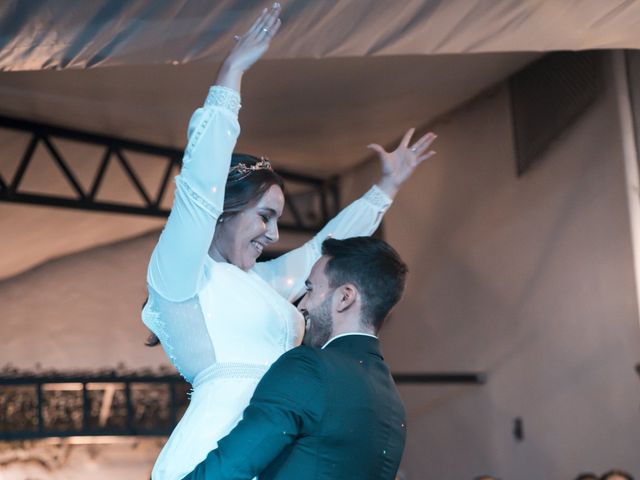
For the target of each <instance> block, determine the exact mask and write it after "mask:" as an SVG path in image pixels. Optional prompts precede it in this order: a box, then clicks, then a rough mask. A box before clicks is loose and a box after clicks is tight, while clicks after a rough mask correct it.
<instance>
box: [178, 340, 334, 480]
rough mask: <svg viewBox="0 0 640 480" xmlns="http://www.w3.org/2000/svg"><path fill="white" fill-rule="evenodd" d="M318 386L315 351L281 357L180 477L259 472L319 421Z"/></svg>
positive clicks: (229, 479)
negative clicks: (213, 444) (238, 416)
mask: <svg viewBox="0 0 640 480" xmlns="http://www.w3.org/2000/svg"><path fill="white" fill-rule="evenodd" d="M324 383H325V382H324V374H323V369H322V365H321V364H320V361H319V358H318V352H316V351H315V350H313V349H311V348H309V347H298V348H295V349H293V350H290V351H289V352H287V353H285V354H284V355H283V356H282V357H280V358H279V359H278V360H277V361H276V362H275V363H274V364H273V366H272V367H271V368H270V369H269V371H267V373H266V374H265V376H264V377H263V378H262V380H261V381H260V383H259V384H258V386H257V388H256V391H255V393H254V394H253V398H252V399H251V402H250V404H249V406H248V407H247V408H246V409H245V411H244V414H243V418H242V420H241V421H240V423H238V425H237V426H236V427H235V428H234V429H233V430H232V431H231V432H230V433H229V435H227V436H226V437H224V438H223V439H222V440H220V442H219V443H218V448H217V449H216V450H214V451H212V452H211V453H209V455H208V456H207V458H206V459H205V460H204V461H203V462H202V463H200V464H199V465H198V466H197V467H196V468H195V470H194V471H193V472H191V473H190V474H189V475H187V476H186V477H184V478H185V479H188V480H205V479H206V480H214V479H224V480H248V479H251V478H253V477H255V476H256V475H258V474H260V473H261V472H262V471H263V470H264V469H265V468H266V467H267V466H268V465H269V464H270V463H271V462H272V461H273V460H274V459H275V458H276V457H277V456H278V455H279V454H280V453H281V452H282V451H283V450H284V449H285V448H286V447H287V445H290V444H291V443H293V442H294V441H295V439H296V438H297V437H298V436H300V435H304V434H305V433H306V432H308V431H309V429H310V428H313V426H314V425H316V424H317V423H318V422H320V420H321V417H322V412H323V411H324V404H325V388H324Z"/></svg>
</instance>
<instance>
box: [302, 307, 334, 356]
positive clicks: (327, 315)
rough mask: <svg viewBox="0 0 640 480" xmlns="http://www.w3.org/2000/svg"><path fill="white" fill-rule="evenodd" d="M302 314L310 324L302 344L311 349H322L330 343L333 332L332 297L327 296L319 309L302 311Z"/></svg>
mask: <svg viewBox="0 0 640 480" xmlns="http://www.w3.org/2000/svg"><path fill="white" fill-rule="evenodd" d="M302 314H303V315H304V318H305V321H307V322H308V324H309V326H308V328H307V330H306V332H305V334H304V339H303V340H302V343H303V344H305V345H308V346H310V347H322V346H323V345H324V344H325V343H327V342H328V341H329V339H330V338H331V333H332V332H333V320H332V319H331V295H329V296H327V298H326V299H325V301H324V302H322V303H321V304H320V305H319V306H318V307H316V308H313V309H309V310H302Z"/></svg>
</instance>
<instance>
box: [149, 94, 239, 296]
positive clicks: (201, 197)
mask: <svg viewBox="0 0 640 480" xmlns="http://www.w3.org/2000/svg"><path fill="white" fill-rule="evenodd" d="M239 108H240V96H239V95H238V93H237V92H235V91H234V90H231V89H229V88H226V87H219V86H214V87H212V88H211V90H210V92H209V96H208V97H207V100H206V101H205V104H204V107H202V108H199V109H198V110H196V112H195V113H194V114H193V116H192V118H191V121H190V124H189V132H188V137H189V141H188V145H187V148H186V150H185V154H184V159H183V166H182V170H181V172H180V175H179V176H178V177H176V193H175V197H174V202H173V207H172V208H171V214H170V215H169V219H168V220H167V223H166V225H165V227H164V230H163V231H162V234H161V235H160V239H159V240H158V244H157V245H156V248H155V249H154V251H153V253H152V255H151V261H150V262H149V269H148V273H147V282H148V284H149V286H150V287H151V288H153V290H155V291H156V292H157V293H158V294H159V295H161V296H163V297H164V298H165V299H167V300H171V301H183V300H186V299H188V298H192V297H193V296H194V295H195V294H196V293H197V292H198V291H200V289H201V288H202V282H203V268H204V262H205V260H206V257H207V254H208V250H209V245H210V244H211V239H212V238H213V233H214V231H215V226H216V221H217V219H218V217H219V215H220V213H221V212H222V207H223V204H224V187H225V183H226V180H227V174H228V171H229V163H230V161H231V153H232V152H233V148H234V147H235V143H236V139H237V138H238V134H239V133H240V126H239V125H238V119H237V113H238V109H239Z"/></svg>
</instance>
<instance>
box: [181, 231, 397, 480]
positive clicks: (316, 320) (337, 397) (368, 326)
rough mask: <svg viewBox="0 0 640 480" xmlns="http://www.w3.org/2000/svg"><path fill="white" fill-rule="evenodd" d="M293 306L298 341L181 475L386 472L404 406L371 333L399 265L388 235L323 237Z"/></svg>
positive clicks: (365, 475) (363, 475)
mask: <svg viewBox="0 0 640 480" xmlns="http://www.w3.org/2000/svg"><path fill="white" fill-rule="evenodd" d="M322 254H323V255H322V257H321V258H320V259H319V260H318V261H317V262H316V264H315V265H314V267H313V269H312V270H311V274H310V276H309V278H308V280H307V282H306V285H307V293H306V294H305V296H304V297H303V298H302V300H301V301H300V304H299V306H298V308H299V309H300V310H301V311H302V313H303V314H304V316H305V319H306V320H307V331H306V333H305V337H304V342H303V343H304V345H302V346H300V347H298V348H294V349H293V350H290V351H289V352H287V353H285V354H284V355H282V356H281V357H280V359H278V361H276V362H275V363H274V364H273V365H272V366H271V368H270V369H269V371H267V373H266V374H265V376H264V377H263V378H262V380H261V381H260V383H259V384H258V386H257V388H256V391H255V393H254V395H253V398H252V399H251V403H250V404H249V406H248V407H247V408H246V410H245V411H244V415H243V419H242V420H241V421H240V423H239V424H238V425H237V426H236V427H235V428H234V429H233V430H232V431H231V433H229V435H227V436H226V437H225V438H223V439H222V440H220V442H219V444H218V448H217V449H216V450H214V451H212V452H211V453H209V455H208V456H207V458H206V459H205V460H204V461H203V462H202V463H200V464H199V465H198V466H197V467H196V468H195V470H194V471H193V472H191V473H190V474H189V475H187V476H186V477H185V479H189V480H205V479H206V480H213V479H229V480H230V479H234V480H241V479H246V480H249V479H251V478H253V477H254V476H256V475H259V476H260V480H269V479H277V480H285V479H286V480H289V479H291V480H293V479H296V480H307V479H309V480H311V479H313V480H324V479H326V480H329V479H331V480H336V479H349V480H360V479H362V480H365V479H366V480H371V479H380V480H386V479H389V480H390V479H393V478H394V476H395V474H396V471H397V469H398V464H399V463H400V458H401V456H402V450H403V448H404V442H405V412H404V408H403V405H402V402H401V400H400V397H399V395H398V391H397V390H396V388H395V385H394V383H393V380H392V378H391V375H390V373H389V368H388V367H387V365H386V364H385V363H384V361H383V359H382V355H381V353H380V346H379V341H378V339H377V337H376V334H377V332H378V330H379V329H380V327H381V326H382V323H383V322H384V320H385V318H386V317H387V315H388V313H389V311H390V310H391V308H392V307H393V306H394V305H395V304H396V303H397V302H398V300H399V299H400V296H401V295H402V290H403V288H404V279H405V275H406V272H407V268H406V266H405V264H404V263H403V262H402V260H401V259H400V257H399V256H398V254H397V253H396V252H395V250H393V248H391V247H390V246H389V245H388V244H386V243H385V242H383V241H381V240H377V239H374V238H370V237H356V238H349V239H346V240H334V239H328V240H326V241H325V242H324V243H323V244H322Z"/></svg>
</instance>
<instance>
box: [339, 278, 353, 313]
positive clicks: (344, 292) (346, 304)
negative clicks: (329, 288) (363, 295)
mask: <svg viewBox="0 0 640 480" xmlns="http://www.w3.org/2000/svg"><path fill="white" fill-rule="evenodd" d="M335 295H336V297H337V298H335V300H334V301H335V302H336V303H335V305H336V310H337V311H338V312H339V313H342V312H344V311H345V310H348V309H349V308H351V307H352V306H353V305H355V303H356V300H357V299H358V289H357V288H356V286H355V285H354V284H353V283H345V284H344V285H341V286H340V287H338V288H336V291H335Z"/></svg>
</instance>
